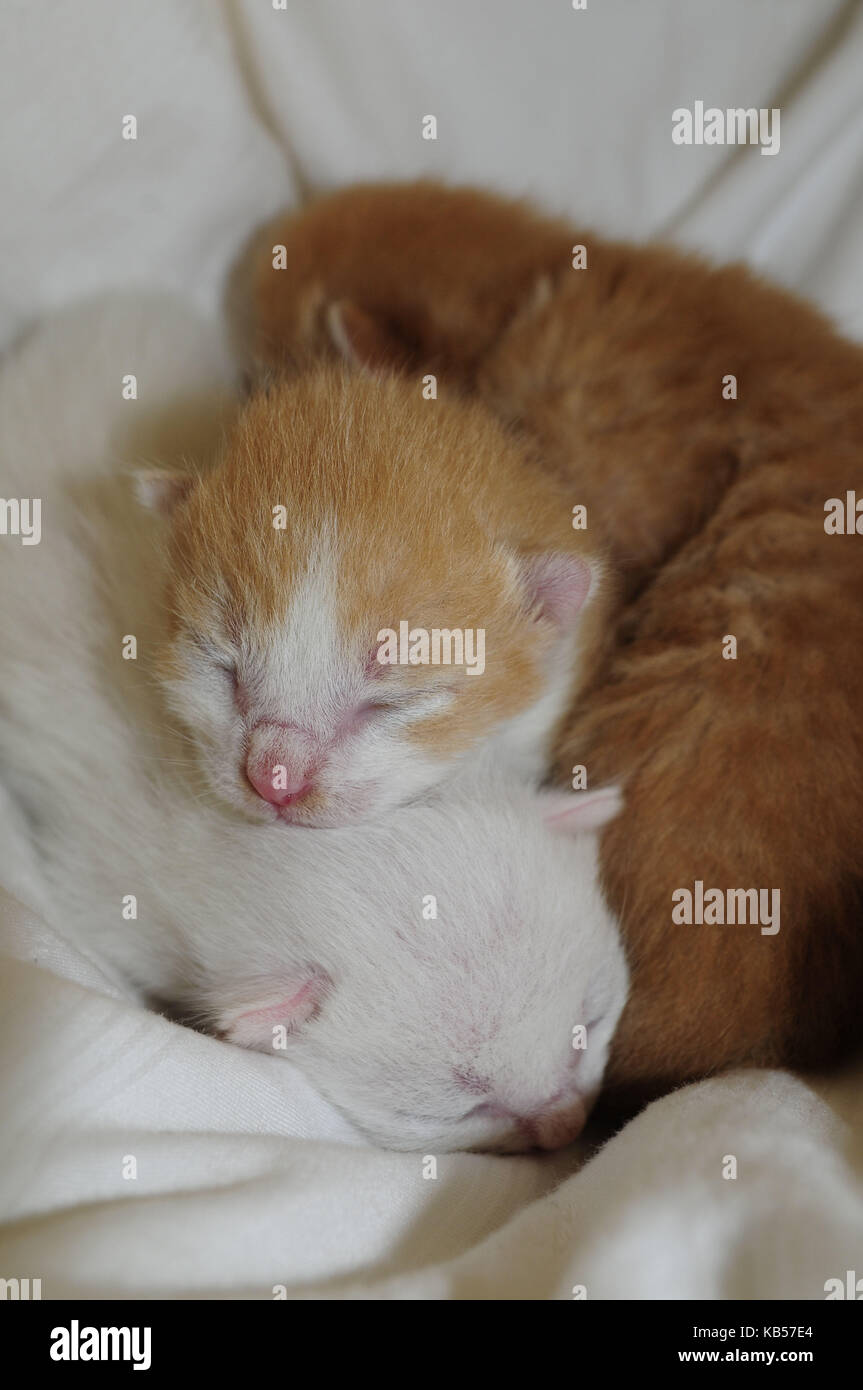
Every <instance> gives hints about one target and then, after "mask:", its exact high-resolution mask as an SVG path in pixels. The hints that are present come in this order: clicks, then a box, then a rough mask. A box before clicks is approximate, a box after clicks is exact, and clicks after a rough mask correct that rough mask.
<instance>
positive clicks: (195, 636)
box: [186, 631, 237, 677]
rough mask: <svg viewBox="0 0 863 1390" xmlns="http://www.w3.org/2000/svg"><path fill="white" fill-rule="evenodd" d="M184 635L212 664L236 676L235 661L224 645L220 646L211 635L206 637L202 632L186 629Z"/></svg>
mask: <svg viewBox="0 0 863 1390" xmlns="http://www.w3.org/2000/svg"><path fill="white" fill-rule="evenodd" d="M186 636H187V638H188V640H189V642H190V643H191V644H192V646H193V647H195V648H196V649H197V650H198V651H199V652H200V653H201V654H202V656H205V657H206V658H207V660H208V661H209V662H210V663H211V664H212V665H213V666H218V667H219V669H220V670H222V671H227V672H228V673H229V674H230V675H232V676H234V677H236V674H237V663H236V661H235V660H234V658H233V657H232V656H231V654H230V652H228V651H227V650H226V649H225V648H224V647H220V646H219V645H218V644H217V643H216V642H214V641H213V639H212V638H211V637H207V636H206V634H205V633H203V632H193V631H188V632H187V633H186Z"/></svg>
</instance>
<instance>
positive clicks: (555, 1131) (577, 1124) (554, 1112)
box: [524, 1099, 587, 1149]
mask: <svg viewBox="0 0 863 1390" xmlns="http://www.w3.org/2000/svg"><path fill="white" fill-rule="evenodd" d="M586 1119H587V1107H586V1106H585V1104H584V1101H583V1100H580V1099H579V1100H574V1101H570V1102H569V1104H568V1105H565V1106H559V1107H558V1108H557V1109H551V1110H541V1111H540V1112H539V1113H538V1114H536V1115H531V1116H530V1118H529V1119H528V1120H526V1121H525V1122H524V1124H525V1130H526V1132H527V1134H528V1135H529V1137H530V1138H531V1139H532V1140H533V1143H534V1144H535V1146H536V1147H537V1148H538V1149H565V1148H566V1146H567V1144H571V1143H572V1141H573V1140H574V1139H577V1138H578V1136H579V1134H580V1133H581V1131H582V1130H583V1129H584V1123H585V1120H586Z"/></svg>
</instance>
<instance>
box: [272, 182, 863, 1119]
mask: <svg viewBox="0 0 863 1390" xmlns="http://www.w3.org/2000/svg"><path fill="white" fill-rule="evenodd" d="M273 239H274V240H279V241H285V242H289V244H290V256H289V263H290V264H291V266H292V270H291V271H290V272H282V273H277V272H273V271H272V270H270V269H269V265H268V263H265V262H263V261H262V262H261V263H260V265H259V269H258V277H257V291H256V303H257V306H258V317H259V322H260V324H261V334H260V338H259V346H260V348H261V350H262V352H263V354H264V355H265V356H267V355H269V356H270V357H271V359H272V358H273V357H274V356H275V357H277V358H279V359H280V360H284V359H285V358H286V357H287V356H290V354H291V352H293V351H295V350H297V349H298V348H299V349H300V350H301V349H302V348H303V346H304V345H306V344H307V343H308V342H310V341H312V340H313V341H314V343H315V346H316V347H318V348H320V347H322V346H324V345H325V342H326V333H325V325H326V306H327V305H328V304H329V303H331V302H333V301H340V302H342V303H347V304H349V305H350V306H351V309H350V310H349V311H348V312H347V314H346V317H345V323H346V325H347V333H348V336H349V339H350V345H351V347H352V350H353V355H355V356H357V357H359V358H362V357H363V356H364V355H365V356H368V358H369V360H370V361H371V363H372V364H373V365H375V366H378V365H380V364H381V362H383V361H387V360H388V361H389V362H390V363H391V364H392V365H393V366H398V367H401V368H402V369H406V370H408V371H410V372H413V373H416V372H426V371H437V372H440V373H441V375H442V379H443V381H444V383H445V384H447V383H449V384H451V385H453V386H454V387H455V388H456V389H457V390H458V391H463V392H476V393H478V394H479V396H480V397H481V398H482V399H483V400H484V401H485V402H486V403H487V404H488V405H490V406H491V407H492V409H493V410H494V411H495V412H496V413H497V414H498V416H499V417H500V418H502V419H504V420H505V421H506V422H508V423H509V424H510V425H511V426H513V427H515V428H517V429H518V430H521V431H522V432H523V433H524V434H525V435H526V436H527V437H528V438H529V440H530V441H531V443H532V444H533V445H534V446H535V447H536V449H537V451H538V457H539V458H541V460H542V462H541V463H536V464H535V466H536V468H537V482H538V483H539V481H540V473H541V474H542V475H543V476H544V477H546V476H552V477H554V478H555V479H557V480H558V481H561V482H562V483H563V484H564V486H565V487H566V488H568V502H569V504H570V505H571V504H573V503H576V502H581V503H585V504H586V505H587V506H588V513H589V518H590V527H591V534H592V535H594V536H596V537H597V538H598V540H599V541H600V542H601V543H603V544H606V545H607V546H608V547H609V548H610V550H611V552H612V554H613V555H614V557H615V559H616V561H617V563H618V564H619V566H620V567H621V569H622V571H623V573H624V578H625V585H626V591H627V593H628V594H629V596H630V597H631V600H632V601H631V603H630V605H629V607H628V609H627V610H626V611H625V613H624V614H623V618H622V621H621V624H620V628H619V632H618V636H617V643H616V646H615V647H614V649H613V650H612V651H611V652H610V654H609V656H608V659H607V662H606V664H605V666H604V668H603V669H602V670H601V672H600V673H599V675H598V676H597V678H596V680H595V682H594V683H593V685H592V687H591V689H589V690H588V691H587V692H585V694H584V695H583V696H582V697H581V698H580V699H579V700H578V701H577V702H576V705H575V708H574V711H573V714H572V716H571V718H570V719H569V720H568V721H567V725H566V727H565V728H564V729H563V730H562V731H561V734H560V738H559V745H558V756H557V759H556V767H557V771H558V774H559V776H560V778H561V780H563V781H567V780H568V778H569V775H570V769H571V768H572V766H573V764H575V763H585V764H586V765H587V767H588V769H589V773H590V778H591V784H592V785H596V784H598V783H599V782H602V781H607V780H622V781H623V782H624V785H625V791H626V805H625V810H624V812H623V814H622V815H621V816H620V818H619V819H618V820H617V821H615V822H614V823H613V824H612V825H611V826H610V827H609V828H608V830H607V831H606V832H605V837H604V841H603V863H604V872H605V878H606V883H607V889H608V894H609V898H610V902H611V904H612V906H613V907H614V908H615V910H616V911H618V912H619V913H620V915H621V921H622V926H623V931H624V936H625V940H626V943H627V947H628V951H629V955H630V957H631V961H632V965H633V968H634V982H633V993H632V1000H631V1003H630V1005H629V1006H628V1008H627V1010H626V1012H625V1014H624V1018H623V1021H622V1024H621V1026H620V1029H619V1032H618V1036H617V1041H616V1044H615V1048H614V1050H613V1055H612V1059H611V1063H610V1067H609V1072H608V1080H609V1084H610V1086H611V1088H612V1090H613V1091H614V1092H616V1093H617V1094H618V1095H619V1096H620V1097H622V1098H630V1097H633V1096H639V1097H642V1096H644V1095H649V1094H652V1093H655V1092H657V1091H660V1090H662V1089H665V1088H667V1087H669V1086H672V1085H674V1084H675V1083H678V1082H681V1081H684V1080H687V1079H689V1078H693V1077H697V1076H703V1075H705V1074H707V1073H710V1072H713V1071H716V1070H718V1069H720V1068H722V1067H725V1066H729V1065H732V1064H736V1063H771V1064H772V1063H784V1064H787V1065H801V1066H802V1065H820V1064H822V1063H825V1062H828V1061H830V1060H832V1059H834V1058H836V1057H837V1056H839V1055H840V1054H841V1053H842V1052H843V1050H845V1049H847V1048H848V1047H849V1045H851V1044H853V1043H856V1042H858V1041H859V1038H860V1034H861V1009H860V1003H859V998H860V984H861V977H863V928H861V921H860V911H861V905H863V892H861V864H863V734H861V731H860V727H859V722H858V721H859V717H860V710H861V709H863V644H861V642H860V637H859V634H860V620H859V610H860V606H861V603H863V552H861V550H860V547H861V546H863V538H861V537H856V536H828V535H826V534H825V532H824V503H825V501H826V500H827V499H828V498H830V497H844V494H845V491H846V489H854V488H855V487H861V490H863V472H861V456H863V351H861V349H860V348H859V347H857V346H855V345H853V344H851V343H848V342H846V341H844V340H843V339H842V338H841V337H839V336H838V335H837V334H836V332H835V331H834V330H833V328H832V327H831V326H830V324H829V323H828V322H827V320H826V319H824V318H823V317H822V316H821V315H820V314H818V313H817V312H816V311H815V310H813V309H811V308H810V307H809V306H807V305H806V304H804V303H803V302H802V301H800V300H799V299H797V298H795V297H793V296H791V295H789V294H786V293H784V292H782V291H780V290H778V289H776V288H773V287H771V286H769V285H767V284H765V283H763V282H761V281H760V280H759V279H757V278H756V277H755V276H753V275H751V274H750V273H749V272H747V271H746V270H744V269H742V268H739V267H725V268H719V269H713V268H710V267H708V266H706V265H704V264H702V263H701V262H700V261H698V260H697V259H695V258H692V257H686V256H682V255H680V254H678V253H676V252H674V251H671V250H668V249H662V248H636V247H632V246H628V245H623V244H616V243H609V242H605V241H604V240H602V239H601V238H598V237H594V236H591V235H588V234H586V233H584V232H577V231H574V230H573V229H571V228H568V227H567V226H566V225H565V224H563V223H561V222H555V221H550V220H547V219H543V218H539V217H533V216H532V215H531V214H530V213H529V211H528V210H527V209H526V208H525V207H524V206H523V205H519V204H513V203H510V202H507V201H506V200H503V199H498V198H493V197H490V196H488V195H485V194H481V193H477V192H474V191H471V190H449V189H444V188H440V187H437V186H435V185H432V184H421V185H414V186H411V185H407V186H402V187H397V186H389V187H387V186H383V185H382V186H377V187H374V186H372V187H366V188H358V189H353V190H347V191H345V192H343V193H341V194H338V195H336V196H335V197H333V198H331V199H329V200H323V201H321V202H320V203H319V204H317V205H315V206H314V207H313V208H312V209H311V210H310V211H309V212H308V213H306V214H303V215H302V216H300V217H298V218H296V217H292V218H290V219H289V220H288V221H287V222H284V223H282V224H281V225H280V227H279V233H278V235H277V236H275V237H274V238H273ZM576 243H584V244H585V245H586V246H587V251H588V268H587V269H586V270H574V269H572V268H571V265H570V254H571V248H572V246H573V245H574V244H576ZM281 277H283V278H281ZM544 277H548V280H549V285H548V289H549V293H548V294H547V295H546V294H545V292H544ZM537 285H538V287H539V288H538V292H537V293H536V294H534V288H535V287H536V286H537ZM544 299H545V300H546V302H545V303H543V300H544ZM298 306H299V307H298ZM300 310H302V312H300ZM303 315H305V317H303ZM376 323H377V324H378V325H379V332H378V334H377V336H375V324H376ZM728 373H733V374H734V375H735V376H736V377H737V383H738V399H737V400H725V399H723V397H722V390H721V388H722V379H723V377H725V376H726V375H727V374H728ZM726 634H733V635H734V636H736V638H737V642H738V657H737V660H736V661H733V660H723V658H722V655H721V648H722V639H723V637H724V636H725V635H726ZM696 879H701V880H703V881H704V883H705V886H709V887H718V888H721V889H726V888H734V887H740V888H750V887H756V886H757V887H764V888H778V889H779V890H780V892H781V904H782V924H781V930H780V933H779V934H778V935H777V936H762V935H761V934H760V932H759V929H758V927H757V926H697V925H692V926H686V925H674V924H673V923H672V919H671V908H672V900H671V894H672V892H673V891H674V890H675V889H677V888H681V887H688V888H691V887H692V885H693V883H694V882H695V880H696Z"/></svg>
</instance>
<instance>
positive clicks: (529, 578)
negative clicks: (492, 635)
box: [518, 552, 597, 628]
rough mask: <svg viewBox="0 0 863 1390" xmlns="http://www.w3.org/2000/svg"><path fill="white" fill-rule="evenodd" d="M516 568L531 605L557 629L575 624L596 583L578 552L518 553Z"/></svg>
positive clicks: (538, 615)
mask: <svg viewBox="0 0 863 1390" xmlns="http://www.w3.org/2000/svg"><path fill="white" fill-rule="evenodd" d="M518 567H519V571H520V574H521V581H522V585H523V587H524V589H525V591H526V595H527V599H528V602H529V604H530V607H531V608H532V609H533V611H534V613H535V614H536V616H537V617H541V618H546V619H547V620H548V621H549V622H551V623H553V624H554V626H555V627H558V628H568V627H571V626H572V625H573V624H574V622H575V620H576V618H577V617H578V615H579V613H580V612H581V610H582V608H583V607H584V605H585V603H586V602H587V600H588V599H589V598H590V596H591V594H592V593H593V590H594V586H595V584H596V582H597V576H596V573H595V571H594V568H593V566H592V565H591V564H589V563H588V561H587V560H585V559H584V558H583V557H582V556H581V555H567V554H563V553H560V552H557V553H552V554H542V555H520V556H518Z"/></svg>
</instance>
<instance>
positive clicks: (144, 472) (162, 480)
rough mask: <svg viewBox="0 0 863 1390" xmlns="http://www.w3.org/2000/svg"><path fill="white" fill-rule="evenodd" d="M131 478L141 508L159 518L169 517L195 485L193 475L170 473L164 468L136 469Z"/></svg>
mask: <svg viewBox="0 0 863 1390" xmlns="http://www.w3.org/2000/svg"><path fill="white" fill-rule="evenodd" d="M132 476H133V484H134V488H135V496H136V497H137V499H138V501H139V502H140V503H141V506H142V507H146V508H147V509H148V510H149V511H151V512H158V514H159V516H170V515H171V513H172V512H173V510H174V508H175V507H176V506H178V505H179V503H180V502H182V501H184V499H185V498H186V497H188V495H189V493H190V492H191V490H192V488H193V487H194V485H195V478H194V476H193V474H191V473H171V472H169V471H168V469H166V468H136V469H135V472H134V474H133V475H132Z"/></svg>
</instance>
